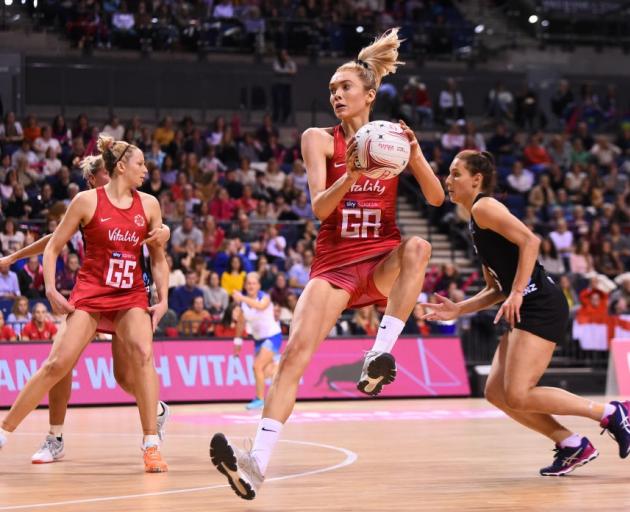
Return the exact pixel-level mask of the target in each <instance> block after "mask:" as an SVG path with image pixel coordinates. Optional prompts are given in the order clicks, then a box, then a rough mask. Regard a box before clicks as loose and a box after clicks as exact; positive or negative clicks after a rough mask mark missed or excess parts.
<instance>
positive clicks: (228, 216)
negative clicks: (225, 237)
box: [208, 187, 236, 222]
mask: <svg viewBox="0 0 630 512" xmlns="http://www.w3.org/2000/svg"><path fill="white" fill-rule="evenodd" d="M208 210H209V213H210V215H212V216H213V217H214V218H215V219H216V220H217V221H219V222H223V221H229V220H232V218H233V217H234V212H235V211H236V204H235V202H234V200H233V199H232V198H230V196H229V194H228V192H227V190H225V189H224V188H223V187H220V188H218V189H217V191H216V193H215V196H214V198H213V199H212V200H211V201H210V204H209V207H208Z"/></svg>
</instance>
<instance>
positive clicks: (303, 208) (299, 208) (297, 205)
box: [291, 192, 315, 219]
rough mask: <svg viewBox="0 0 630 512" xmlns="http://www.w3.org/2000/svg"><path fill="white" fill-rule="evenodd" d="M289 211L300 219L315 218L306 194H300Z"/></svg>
mask: <svg viewBox="0 0 630 512" xmlns="http://www.w3.org/2000/svg"><path fill="white" fill-rule="evenodd" d="M291 211H293V213H295V214H296V215H297V216H298V218H300V219H314V218H315V215H314V214H313V207H312V206H311V203H310V201H309V200H308V196H307V195H306V192H300V194H299V195H298V197H297V199H296V200H295V202H294V203H293V206H292V207H291Z"/></svg>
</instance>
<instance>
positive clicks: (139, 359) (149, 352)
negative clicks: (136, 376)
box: [131, 343, 153, 366]
mask: <svg viewBox="0 0 630 512" xmlns="http://www.w3.org/2000/svg"><path fill="white" fill-rule="evenodd" d="M131 359H132V361H133V362H134V363H135V364H136V365H140V366H145V365H147V364H152V363H153V348H152V347H151V345H150V344H146V345H144V344H140V343H138V344H133V345H132V347H131Z"/></svg>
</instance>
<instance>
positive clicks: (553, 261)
mask: <svg viewBox="0 0 630 512" xmlns="http://www.w3.org/2000/svg"><path fill="white" fill-rule="evenodd" d="M538 261H539V262H540V264H541V265H542V266H543V267H545V270H546V271H547V272H548V273H549V274H551V276H552V277H553V278H554V279H557V278H558V277H560V276H561V275H562V274H564V273H565V271H566V270H565V267H564V262H563V261H562V258H560V256H559V255H558V251H557V250H556V246H555V245H554V244H553V242H552V241H551V239H550V238H547V237H545V238H543V239H542V241H541V243H540V252H539V254H538Z"/></svg>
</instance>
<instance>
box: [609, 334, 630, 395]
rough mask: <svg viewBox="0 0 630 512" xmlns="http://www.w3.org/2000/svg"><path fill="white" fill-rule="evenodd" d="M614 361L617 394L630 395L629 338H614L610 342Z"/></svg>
mask: <svg viewBox="0 0 630 512" xmlns="http://www.w3.org/2000/svg"><path fill="white" fill-rule="evenodd" d="M610 350H611V351H612V356H613V360H614V363H615V373H616V377H617V386H618V394H620V395H623V396H628V395H630V339H627V338H625V339H622V338H615V339H613V340H612V341H611V342H610Z"/></svg>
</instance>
